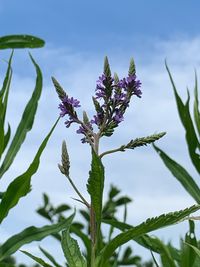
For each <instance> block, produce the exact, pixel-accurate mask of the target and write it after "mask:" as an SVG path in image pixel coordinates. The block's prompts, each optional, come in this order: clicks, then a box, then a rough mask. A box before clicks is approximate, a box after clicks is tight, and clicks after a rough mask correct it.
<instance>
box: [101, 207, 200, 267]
mask: <svg viewBox="0 0 200 267" xmlns="http://www.w3.org/2000/svg"><path fill="white" fill-rule="evenodd" d="M198 209H200V206H199V205H194V206H192V207H190V208H187V209H185V210H180V211H176V212H170V213H167V214H162V215H160V216H159V217H155V218H149V219H147V221H146V222H143V223H141V224H140V225H138V226H136V227H133V228H132V229H129V230H127V231H126V232H124V233H121V234H119V235H117V236H116V237H115V238H114V239H112V240H111V241H110V243H109V244H107V245H106V246H105V247H104V248H103V250H102V251H101V252H100V255H99V257H98V258H97V262H99V263H100V265H99V266H100V267H103V266H104V263H105V262H106V261H107V260H108V259H109V258H110V257H111V256H112V255H113V253H114V252H115V250H116V249H117V248H118V247H120V246H121V245H123V244H125V243H127V242H128V241H130V240H131V239H134V238H137V237H138V236H141V235H144V234H146V233H148V232H151V231H154V230H157V229H160V228H162V227H166V226H169V225H171V224H174V223H177V222H179V221H180V220H182V219H184V218H186V217H187V216H188V215H189V214H190V213H192V212H195V211H197V210H198Z"/></svg>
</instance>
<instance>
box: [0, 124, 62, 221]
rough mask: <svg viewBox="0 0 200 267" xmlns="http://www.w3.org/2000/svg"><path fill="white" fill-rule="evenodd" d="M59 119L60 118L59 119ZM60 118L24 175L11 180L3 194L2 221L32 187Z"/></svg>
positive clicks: (0, 205)
mask: <svg viewBox="0 0 200 267" xmlns="http://www.w3.org/2000/svg"><path fill="white" fill-rule="evenodd" d="M58 120H59V119H58ZM58 120H57V121H56V123H55V124H54V126H53V127H52V129H51V131H50V132H49V134H48V135H47V136H46V138H45V139H44V140H43V142H42V144H41V145H40V147H39V149H38V151H37V154H36V155H35V158H34V159H33V161H32V163H31V165H30V166H29V168H28V169H27V170H26V172H24V173H23V174H22V175H20V176H18V177H17V178H16V179H15V180H14V181H13V182H11V183H10V184H9V186H8V188H7V190H6V192H5V193H4V195H3V198H2V201H1V203H0V223H1V222H2V221H3V219H4V218H5V217H6V216H7V215H8V212H9V210H10V209H11V208H13V207H14V206H15V205H16V204H17V203H18V201H19V199H20V198H21V197H24V196H26V195H27V194H28V193H29V192H30V189H31V177H32V176H33V174H35V173H36V171H37V170H38V167H39V164H40V156H41V154H42V152H43V150H44V149H45V147H46V145H47V142H48V140H49V138H50V136H51V134H52V132H53V130H54V128H55V127H56V125H57V123H58Z"/></svg>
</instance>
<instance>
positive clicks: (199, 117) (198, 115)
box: [194, 72, 200, 136]
mask: <svg viewBox="0 0 200 267" xmlns="http://www.w3.org/2000/svg"><path fill="white" fill-rule="evenodd" d="M194 120H195V123H196V127H197V131H198V133H199V136H200V112H199V99H198V83H197V74H196V72H195V86H194Z"/></svg>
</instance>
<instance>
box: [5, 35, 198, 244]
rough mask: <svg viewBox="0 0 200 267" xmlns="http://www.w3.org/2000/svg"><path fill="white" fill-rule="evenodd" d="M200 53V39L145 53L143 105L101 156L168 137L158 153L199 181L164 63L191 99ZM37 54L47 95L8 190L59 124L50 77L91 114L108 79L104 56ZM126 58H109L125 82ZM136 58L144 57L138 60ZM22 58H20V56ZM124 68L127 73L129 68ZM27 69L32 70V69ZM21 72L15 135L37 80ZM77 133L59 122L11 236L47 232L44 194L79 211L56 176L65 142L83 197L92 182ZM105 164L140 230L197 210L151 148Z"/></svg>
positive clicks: (105, 143) (13, 98) (13, 109)
mask: <svg viewBox="0 0 200 267" xmlns="http://www.w3.org/2000/svg"><path fill="white" fill-rule="evenodd" d="M199 47H200V38H199V37H197V38H195V39H183V40H181V39H180V40H176V41H168V42H163V41H162V42H157V43H156V44H155V47H154V50H155V52H154V53H153V54H151V51H147V52H145V56H146V55H147V57H146V58H144V56H143V55H141V54H139V56H140V60H139V63H138V64H137V62H136V64H137V65H138V67H137V73H138V77H139V78H140V79H141V81H142V83H143V86H142V90H143V97H142V99H136V98H135V99H133V101H132V106H131V107H130V109H129V111H128V112H127V115H126V121H125V122H123V124H122V125H121V127H119V128H118V129H117V130H116V133H115V135H113V138H112V139H111V138H110V139H104V140H102V146H101V150H102V151H103V150H106V149H109V148H114V147H117V146H119V145H121V144H122V143H125V142H128V141H129V140H130V139H132V138H135V137H139V136H146V135H149V134H152V133H154V132H160V131H167V136H166V137H164V138H163V139H162V140H160V141H159V143H158V144H159V146H161V147H162V148H164V149H165V150H166V151H167V152H168V153H169V154H170V155H171V156H172V157H173V158H174V159H176V160H177V161H179V162H180V163H181V164H183V166H185V167H187V168H188V170H189V171H190V172H191V173H192V174H193V175H194V177H197V174H196V173H195V171H194V170H193V167H192V166H191V165H190V163H189V159H188V156H187V148H186V145H185V142H184V131H183V129H182V126H181V124H180V121H179V118H178V115H177V112H176V106H175V100H174V96H173V92H172V88H171V84H170V82H169V78H168V75H167V72H166V70H165V67H164V59H165V58H167V61H168V64H169V67H170V69H171V70H172V74H173V75H174V79H175V81H176V84H177V88H178V90H179V92H180V94H181V96H183V97H185V96H186V86H187V85H189V87H190V88H192V86H193V81H194V72H193V69H194V67H195V68H197V71H198V68H199V63H200V53H199V52H200V51H199ZM37 53H38V54H37ZM37 53H36V54H35V55H36V58H38V62H39V64H40V65H41V67H42V69H43V70H44V75H45V79H44V90H43V94H42V98H41V102H40V105H39V109H38V114H37V116H36V121H35V126H34V128H33V131H32V132H31V133H29V134H28V138H27V140H26V142H25V144H24V145H23V147H22V151H20V152H19V154H18V156H17V158H16V160H15V162H14V164H13V166H12V167H11V169H10V171H9V172H8V173H7V174H6V175H5V176H6V177H5V180H4V179H3V180H4V181H3V182H2V187H1V188H3V189H5V188H6V186H7V184H8V183H9V182H10V181H11V180H12V179H13V178H14V177H16V176H17V175H19V174H21V173H22V172H23V171H24V170H25V168H26V167H27V166H28V164H29V163H30V162H31V160H32V158H33V156H34V154H35V153H36V150H37V148H38V146H39V144H40V143H41V141H42V139H43V138H44V136H45V135H46V134H47V132H48V131H49V129H50V127H51V125H52V124H53V122H54V121H55V120H56V118H57V114H58V110H57V105H58V99H57V96H56V93H55V92H54V89H53V86H52V84H51V82H50V76H51V75H54V76H55V77H56V78H57V79H58V81H60V83H61V84H62V85H63V87H64V88H66V90H67V92H68V93H69V95H71V96H74V97H77V98H79V99H80V100H81V103H82V105H83V108H84V109H85V110H88V112H89V113H90V114H92V113H91V107H90V105H89V104H88V103H91V95H92V94H93V92H94V90H93V89H94V88H95V81H96V79H97V78H98V75H99V74H100V73H101V69H102V68H101V66H102V61H103V60H102V57H100V56H98V55H82V54H79V53H74V52H73V51H72V50H70V49H64V48H61V49H57V48H56V49H54V48H46V49H43V50H41V51H40V52H37ZM124 53H125V52H124V51H123V52H122V53H121V54H117V55H114V54H113V55H110V61H111V67H112V66H113V69H114V70H116V71H117V72H118V73H119V74H120V76H122V75H125V73H126V72H127V69H128V57H129V55H127V54H125V55H124ZM136 53H137V50H136V51H135V53H134V54H136ZM139 56H137V58H139ZM16 57H18V55H17V53H16ZM19 57H20V58H21V57H22V55H21V54H20V55H19ZM147 59H148V60H147ZM16 61H17V60H16ZM125 61H126V64H125ZM143 62H145V64H143ZM15 64H17V63H15ZM26 64H28V63H26ZM125 65H126V66H127V68H126V69H125V67H124V66H125ZM16 66H17V65H16ZM27 68H28V70H29V68H30V65H29V67H27ZM17 71H18V69H17V67H16V69H15V73H16V74H15V77H14V81H13V86H12V87H13V88H12V92H11V94H10V101H9V113H8V120H9V121H10V122H11V125H12V126H13V128H16V126H17V122H18V121H19V118H20V116H21V115H20V113H21V112H22V110H23V108H22V107H23V105H24V104H25V103H26V101H27V99H28V98H29V96H30V94H31V90H32V88H33V87H34V81H33V79H32V77H33V76H32V73H31V76H28V77H25V76H21V74H20V73H17ZM20 71H21V70H20ZM121 73H122V75H121ZM75 129H76V127H72V129H65V127H64V125H63V120H62V121H60V123H59V125H58V127H57V128H56V129H55V131H54V133H53V136H52V138H51V140H50V141H49V144H48V146H47V148H46V150H45V152H44V153H43V156H42V160H41V165H40V168H39V172H38V174H36V175H35V176H34V177H33V179H32V185H33V186H32V188H33V190H32V193H31V194H29V196H28V197H26V198H24V199H23V200H21V201H20V204H19V206H17V207H16V208H15V209H13V210H12V211H11V212H10V214H9V216H8V218H7V219H6V220H5V222H4V223H3V225H2V227H3V229H4V230H5V229H6V232H7V233H8V235H11V234H14V233H16V232H18V231H20V230H21V229H23V228H24V227H26V226H28V225H30V224H31V225H32V224H34V223H35V222H37V223H38V224H39V225H42V220H41V219H39V218H38V216H37V215H36V214H35V213H34V210H35V209H36V208H37V207H38V205H39V204H40V203H41V202H42V200H41V194H42V192H47V194H49V195H50V198H52V200H53V202H54V203H61V202H66V201H67V202H70V203H71V205H78V204H75V203H74V201H72V200H71V199H70V197H72V196H75V194H74V193H73V191H72V190H71V188H70V185H69V184H68V183H67V181H66V180H65V178H64V177H63V176H62V175H61V174H60V173H59V171H58V169H57V163H58V162H59V160H60V146H61V142H62V140H63V139H66V140H67V143H68V149H69V153H70V158H71V169H72V177H74V179H75V181H76V183H77V185H78V186H79V188H80V189H81V191H82V190H84V192H85V191H86V190H85V185H84V183H85V182H86V180H87V177H88V169H89V166H90V162H89V159H90V153H89V149H88V147H87V146H86V145H82V144H81V143H80V142H79V139H80V136H77V135H76V136H75V134H74V132H75ZM111 140H112V141H111ZM24 155H25V160H24ZM104 163H105V166H106V171H107V174H106V179H107V180H106V190H108V188H109V185H110V184H111V183H112V184H114V185H116V186H118V187H119V188H120V189H122V192H123V193H124V194H127V195H129V196H131V197H132V198H133V199H134V203H133V205H131V208H130V221H129V223H133V221H134V220H135V218H138V221H140V220H143V219H146V218H147V217H149V216H155V215H159V214H160V213H164V212H167V211H169V210H176V209H182V208H185V207H186V206H189V205H191V204H192V203H194V201H193V200H192V199H191V198H190V197H189V196H188V195H187V193H186V192H185V191H184V189H183V188H182V187H181V186H180V185H179V183H178V182H177V181H176V180H175V179H174V177H172V176H171V174H170V173H169V172H168V170H167V169H166V168H165V167H164V166H163V164H162V162H161V160H160V159H159V158H158V156H157V155H156V153H155V152H154V151H153V149H152V148H151V147H147V148H142V149H137V150H135V151H129V152H127V153H121V154H116V155H113V156H108V157H107V158H105V159H104ZM83 181H84V182H83ZM147 205H148V208H147ZM10 220H11V221H15V226H13V224H12V223H10ZM186 229H187V225H185V226H184V227H177V228H176V231H175V232H176V233H174V232H173V231H172V235H170V233H171V232H170V230H169V232H168V235H169V237H168V238H167V237H166V236H165V238H166V240H168V239H171V238H172V237H173V238H174V240H175V239H176V240H177V239H178V237H179V235H180V234H181V233H183V232H184V231H185V230H186ZM161 236H162V234H161ZM4 237H5V236H4ZM175 237H176V238H175Z"/></svg>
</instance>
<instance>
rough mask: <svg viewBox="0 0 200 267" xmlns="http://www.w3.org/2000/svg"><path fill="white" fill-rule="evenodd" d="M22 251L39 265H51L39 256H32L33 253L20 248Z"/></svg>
mask: <svg viewBox="0 0 200 267" xmlns="http://www.w3.org/2000/svg"><path fill="white" fill-rule="evenodd" d="M21 252H22V253H24V254H25V255H27V256H28V257H30V258H31V259H33V260H34V261H35V262H37V263H39V264H40V265H42V266H43V267H53V266H52V265H50V264H48V263H46V262H45V261H44V260H43V259H41V258H39V257H36V256H34V255H33V254H31V253H29V252H27V251H24V250H21Z"/></svg>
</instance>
